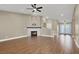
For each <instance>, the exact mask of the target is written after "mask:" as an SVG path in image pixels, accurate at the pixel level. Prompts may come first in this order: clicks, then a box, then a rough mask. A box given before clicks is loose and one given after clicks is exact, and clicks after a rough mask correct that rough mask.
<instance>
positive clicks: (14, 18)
mask: <svg viewBox="0 0 79 59" xmlns="http://www.w3.org/2000/svg"><path fill="white" fill-rule="evenodd" d="M28 19H29V17H28V16H27V15H24V14H18V13H11V12H3V11H0V39H5V38H12V37H18V36H23V35H26V34H27V32H26V28H25V27H26V25H27V20H28Z"/></svg>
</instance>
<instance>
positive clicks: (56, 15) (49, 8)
mask: <svg viewBox="0 0 79 59" xmlns="http://www.w3.org/2000/svg"><path fill="white" fill-rule="evenodd" d="M37 6H43V9H42V12H41V13H38V14H39V15H42V16H45V17H48V18H50V19H58V20H61V19H67V20H69V21H71V19H72V15H73V11H74V7H75V5H74V4H41V5H40V4H39V5H37ZM30 7H31V6H30V4H0V10H5V11H11V12H19V13H24V14H33V13H32V10H27V8H30Z"/></svg>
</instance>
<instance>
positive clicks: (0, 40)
mask: <svg viewBox="0 0 79 59" xmlns="http://www.w3.org/2000/svg"><path fill="white" fill-rule="evenodd" d="M22 37H27V35H24V36H18V37H12V38H8V39H0V42H4V41H8V40H14V39H19V38H22Z"/></svg>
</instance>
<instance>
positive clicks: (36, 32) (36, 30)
mask: <svg viewBox="0 0 79 59" xmlns="http://www.w3.org/2000/svg"><path fill="white" fill-rule="evenodd" d="M40 31H41V27H27V36H40Z"/></svg>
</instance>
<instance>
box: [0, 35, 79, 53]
mask: <svg viewBox="0 0 79 59" xmlns="http://www.w3.org/2000/svg"><path fill="white" fill-rule="evenodd" d="M0 53H1V54H65V53H68V54H70V53H71V54H73V53H79V48H77V46H76V45H75V42H74V40H73V39H72V38H71V36H63V35H61V36H60V38H56V37H54V38H50V37H41V36H40V37H25V38H20V39H15V40H9V41H5V42H0Z"/></svg>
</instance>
